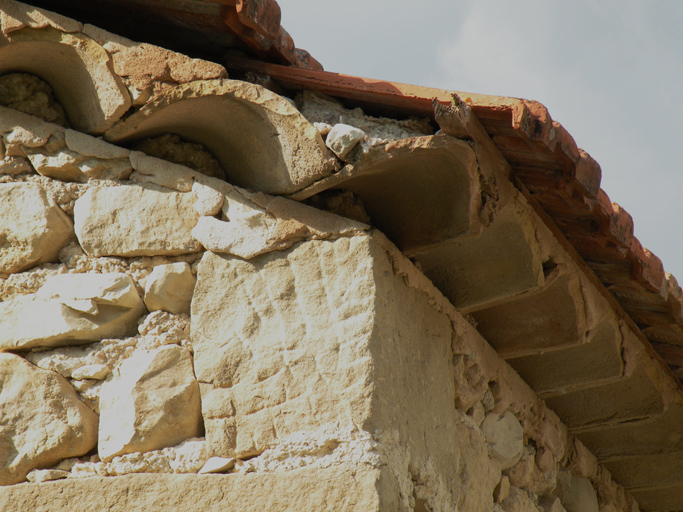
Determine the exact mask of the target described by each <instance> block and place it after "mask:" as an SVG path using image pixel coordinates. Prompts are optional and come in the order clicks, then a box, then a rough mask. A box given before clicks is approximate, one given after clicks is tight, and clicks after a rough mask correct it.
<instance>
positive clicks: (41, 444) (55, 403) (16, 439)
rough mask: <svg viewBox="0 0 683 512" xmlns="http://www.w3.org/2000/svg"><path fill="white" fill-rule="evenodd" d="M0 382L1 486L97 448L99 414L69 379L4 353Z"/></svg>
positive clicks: (0, 365)
mask: <svg viewBox="0 0 683 512" xmlns="http://www.w3.org/2000/svg"><path fill="white" fill-rule="evenodd" d="M0 382H1V383H2V385H1V386H0V418H2V421H0V447H2V449H0V485H9V484H15V483H18V482H22V481H23V480H24V479H25V478H26V475H27V474H28V473H29V471H31V470H32V469H35V468H38V467H49V466H51V465H53V464H55V463H57V462H58V461H60V460H61V459H65V458H68V457H78V456H81V455H84V454H86V453H87V452H89V451H90V450H91V449H92V448H93V447H94V446H95V443H96V442H97V422H98V419H97V415H96V414H95V413H93V412H92V411H91V410H90V409H88V408H87V407H86V405H85V404H84V403H83V402H81V401H80V400H79V399H78V395H77V394H76V391H75V390H74V389H73V388H72V387H71V386H70V385H69V383H68V381H67V380H66V379H65V378H64V377H62V376H61V375H59V374H57V373H55V372H51V371H46V370H41V369H40V368H36V367H35V366H33V365H32V364H31V363H29V362H27V361H26V360H24V359H23V358H21V357H19V356H16V355H14V354H2V353H0Z"/></svg>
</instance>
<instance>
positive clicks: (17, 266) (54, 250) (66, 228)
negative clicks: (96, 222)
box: [0, 183, 74, 273]
mask: <svg viewBox="0 0 683 512" xmlns="http://www.w3.org/2000/svg"><path fill="white" fill-rule="evenodd" d="M73 236H74V232H73V225H72V223H71V219H69V217H68V216H67V215H66V214H65V213H64V212H63V211H62V210H61V209H60V208H59V206H57V205H56V204H55V203H54V202H53V201H52V200H50V199H49V198H48V197H47V194H46V193H45V190H44V189H43V187H41V186H40V185H38V184H35V183H1V184H0V248H1V250H0V273H15V272H21V271H22V270H26V269H28V268H31V267H33V266H35V265H38V264H40V263H45V262H49V261H56V259H57V255H58V254H59V251H60V249H62V247H64V246H66V245H67V244H68V243H69V242H70V241H71V239H72V238H73Z"/></svg>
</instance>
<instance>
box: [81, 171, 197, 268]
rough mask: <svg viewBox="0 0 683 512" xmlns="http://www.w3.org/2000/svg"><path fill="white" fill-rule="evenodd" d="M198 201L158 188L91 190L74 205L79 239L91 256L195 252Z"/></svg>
mask: <svg viewBox="0 0 683 512" xmlns="http://www.w3.org/2000/svg"><path fill="white" fill-rule="evenodd" d="M194 202H195V197H194V196H193V195H192V194H183V193H178V192H175V191H173V190H170V189H166V188H162V187H158V186H156V185H147V184H143V185H124V186H120V187H93V188H90V189H89V190H88V191H87V192H86V193H85V194H83V196H81V197H80V198H79V199H78V200H77V201H76V204H75V206H74V226H75V229H76V235H77V236H78V240H79V242H80V244H81V247H83V250H84V251H85V252H86V253H87V254H88V255H89V256H111V255H115V256H154V255H177V254H184V253H190V252H197V251H199V250H200V248H201V246H200V245H199V242H197V241H196V240H195V239H194V238H193V237H192V234H191V231H192V228H193V227H194V226H195V224H196V222H197V218H199V214H197V212H196V211H195V209H194Z"/></svg>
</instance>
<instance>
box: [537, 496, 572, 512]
mask: <svg viewBox="0 0 683 512" xmlns="http://www.w3.org/2000/svg"><path fill="white" fill-rule="evenodd" d="M539 505H540V506H541V508H542V509H543V512H567V509H565V508H564V507H563V506H562V502H561V501H560V499H559V498H557V497H555V496H547V497H544V498H543V499H542V500H541V502H540V503H539Z"/></svg>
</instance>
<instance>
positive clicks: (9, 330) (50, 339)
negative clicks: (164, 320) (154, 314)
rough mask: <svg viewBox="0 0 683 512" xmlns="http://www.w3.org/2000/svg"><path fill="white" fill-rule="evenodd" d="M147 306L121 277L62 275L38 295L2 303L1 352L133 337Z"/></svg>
mask: <svg viewBox="0 0 683 512" xmlns="http://www.w3.org/2000/svg"><path fill="white" fill-rule="evenodd" d="M143 311H144V304H143V303H142V299H141V298H140V296H139V295H138V292H137V290H136V289H135V284H134V283H133V280H132V279H131V278H130V277H129V276H127V275H125V274H118V273H111V274H58V275H55V276H51V277H49V278H48V279H47V280H46V282H45V284H44V285H43V287H41V288H40V289H39V290H38V292H37V293H35V294H30V295H26V296H20V297H18V298H16V299H13V300H9V301H6V302H2V303H0V323H2V325H3V329H2V330H0V350H18V349H28V348H32V347H55V346H59V345H76V344H80V343H84V342H88V341H98V340H101V339H103V338H105V337H117V336H125V335H126V334H131V333H132V332H134V331H135V328H136V322H137V319H138V318H139V317H140V315H141V314H142V312H143Z"/></svg>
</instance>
